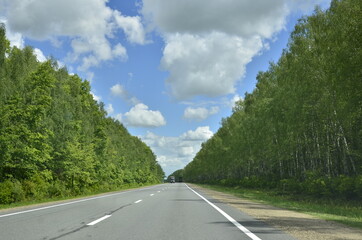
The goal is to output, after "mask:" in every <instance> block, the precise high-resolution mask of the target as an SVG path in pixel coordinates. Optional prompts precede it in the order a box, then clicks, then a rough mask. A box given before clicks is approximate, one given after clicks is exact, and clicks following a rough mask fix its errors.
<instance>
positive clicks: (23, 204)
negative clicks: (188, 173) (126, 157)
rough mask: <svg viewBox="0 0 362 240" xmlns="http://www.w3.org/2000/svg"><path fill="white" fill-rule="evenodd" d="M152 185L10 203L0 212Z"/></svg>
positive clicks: (1, 206) (129, 185)
mask: <svg viewBox="0 0 362 240" xmlns="http://www.w3.org/2000/svg"><path fill="white" fill-rule="evenodd" d="M152 185H155V184H128V185H123V186H121V187H118V188H115V189H110V190H98V191H87V192H85V193H82V194H78V195H66V196H58V197H51V198H42V199H26V200H24V201H20V202H15V203H10V204H0V210H6V209H11V208H17V207H27V206H31V205H39V204H47V203H49V204H54V203H56V202H62V201H67V200H76V199H81V198H86V197H92V196H98V195H102V194H108V193H113V192H120V191H126V190H131V189H135V188H141V187H147V186H152ZM0 215H1V214H0Z"/></svg>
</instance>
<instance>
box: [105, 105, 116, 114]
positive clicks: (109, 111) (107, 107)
mask: <svg viewBox="0 0 362 240" xmlns="http://www.w3.org/2000/svg"><path fill="white" fill-rule="evenodd" d="M106 111H107V113H108V115H111V114H112V113H114V108H113V105H112V104H111V103H110V104H108V105H107V106H106Z"/></svg>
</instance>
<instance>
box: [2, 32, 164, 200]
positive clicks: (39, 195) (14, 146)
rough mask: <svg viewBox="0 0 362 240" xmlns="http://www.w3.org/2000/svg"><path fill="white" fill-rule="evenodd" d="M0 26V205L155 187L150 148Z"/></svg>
mask: <svg viewBox="0 0 362 240" xmlns="http://www.w3.org/2000/svg"><path fill="white" fill-rule="evenodd" d="M5 33H6V29H5V26H4V25H0V204H10V203H14V202H19V201H24V200H32V199H44V198H54V197H67V196H76V195H80V194H87V193H95V192H102V191H110V190H117V189H120V188H124V187H127V186H140V185H143V184H153V183H159V182H161V181H162V180H163V177H164V172H163V170H162V168H161V166H160V165H159V164H158V163H157V161H156V156H155V155H154V153H153V152H152V151H151V149H150V148H149V147H148V146H147V145H146V144H145V143H143V142H142V141H141V140H140V139H139V138H137V137H134V136H131V135H130V134H129V132H128V131H127V129H126V128H125V127H124V126H123V125H122V124H121V123H120V122H118V121H117V120H115V119H113V118H110V117H107V113H106V111H105V110H104V104H103V103H98V102H97V101H95V100H94V99H93V96H92V94H91V92H90V90H91V88H90V84H89V82H88V81H86V80H82V79H81V78H80V77H79V76H77V75H74V74H69V73H68V71H67V69H66V68H65V67H59V66H58V64H57V61H55V60H52V59H50V60H48V61H46V62H38V61H37V58H36V56H35V54H34V51H33V49H32V48H31V47H29V46H27V47H25V48H23V49H19V48H17V47H10V43H9V41H8V40H7V39H6V34H5Z"/></svg>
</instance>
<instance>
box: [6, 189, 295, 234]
mask: <svg viewBox="0 0 362 240" xmlns="http://www.w3.org/2000/svg"><path fill="white" fill-rule="evenodd" d="M0 239H1V240H22V239H24V240H33V239H34V240H55V239H60V240H82V239H96V240H99V239H104V240H116V239H117V240H126V239H132V240H152V239H155V240H156V239H157V240H170V239H177V240H187V239H190V240H198V239H205V240H211V239H220V240H228V239H242V240H244V239H245V240H250V239H252V240H259V239H262V240H272V239H273V240H274V239H277V240H293V239H294V238H292V237H291V236H289V235H287V234H285V233H283V232H281V231H280V230H277V229H274V228H272V227H270V226H268V225H266V224H265V223H263V222H261V221H258V220H256V219H254V218H252V217H250V216H248V215H246V214H245V213H243V212H241V211H240V210H238V209H236V208H233V207H231V206H230V205H227V204H223V203H221V202H218V201H216V200H214V199H212V198H211V197H209V196H207V195H206V194H204V193H203V192H196V191H195V190H194V189H192V188H191V187H190V186H188V185H187V184H185V183H174V184H160V185H156V186H151V187H145V188H140V189H134V190H128V191H122V192H117V193H111V194H106V195H99V196H96V197H89V198H83V199H78V200H72V201H66V202H62V203H54V204H52V205H49V204H46V205H43V206H37V207H27V208H25V209H24V208H22V209H21V210H19V209H10V210H2V211H1V212H0Z"/></svg>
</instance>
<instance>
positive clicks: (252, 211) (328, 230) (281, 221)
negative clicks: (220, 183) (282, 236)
mask: <svg viewBox="0 0 362 240" xmlns="http://www.w3.org/2000/svg"><path fill="white" fill-rule="evenodd" d="M189 185H190V186H192V188H194V189H195V190H197V191H201V192H204V193H206V194H207V195H209V196H211V197H212V198H214V199H216V200H218V201H221V202H223V203H226V204H229V205H231V206H233V207H235V208H237V209H239V210H241V211H242V212H244V213H246V214H248V215H250V216H252V217H254V218H255V219H258V220H261V221H263V222H265V223H267V224H269V225H271V226H273V227H275V228H278V229H280V230H282V231H284V232H286V233H288V234H290V235H291V236H293V237H295V238H296V239H299V240H342V239H343V240H344V239H346V240H362V230H360V229H356V228H351V227H348V226H345V225H342V224H339V223H335V222H330V221H326V220H322V219H319V218H317V217H315V216H312V215H309V214H305V213H299V212H295V211H291V210H285V209H281V208H277V207H273V206H270V205H265V204H262V203H258V202H253V201H250V200H246V199H243V198H238V197H235V196H233V195H230V194H227V193H222V192H218V191H214V190H210V189H206V188H202V187H200V186H196V185H193V184H189Z"/></svg>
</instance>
